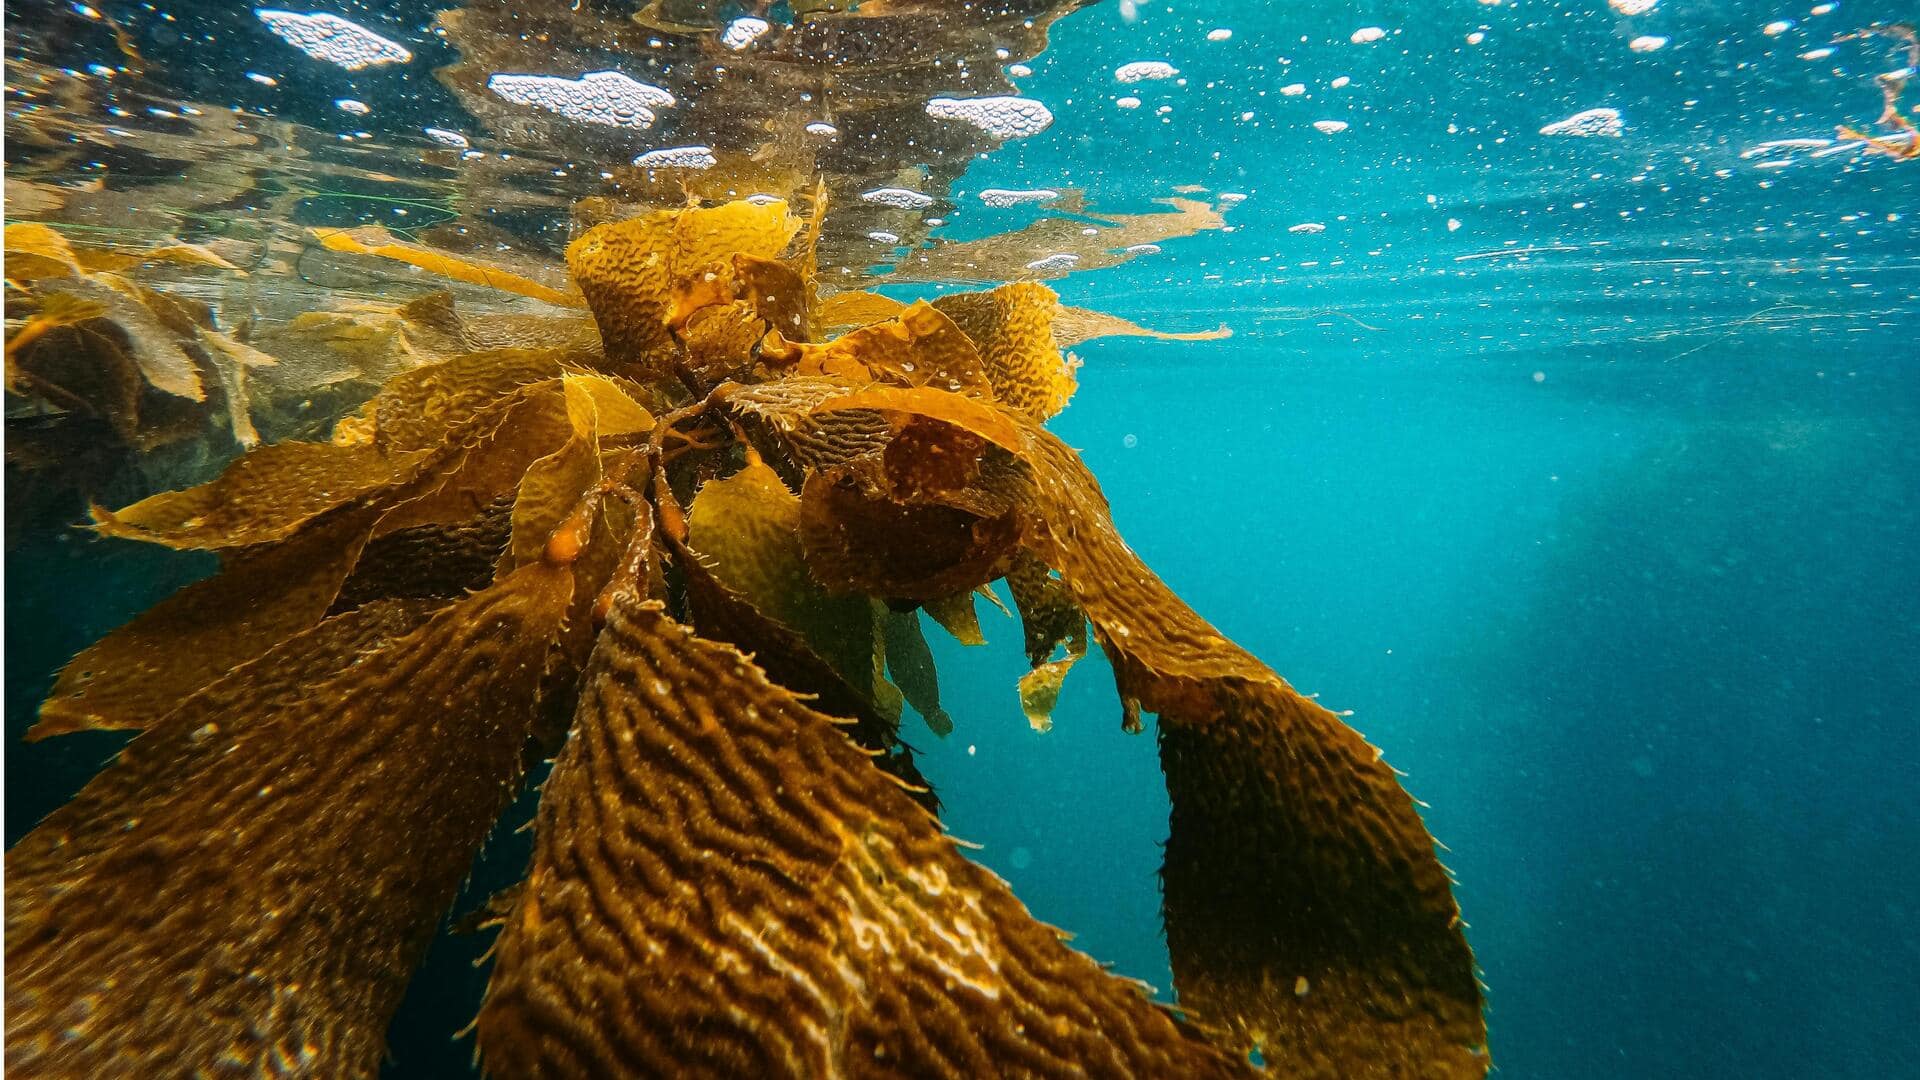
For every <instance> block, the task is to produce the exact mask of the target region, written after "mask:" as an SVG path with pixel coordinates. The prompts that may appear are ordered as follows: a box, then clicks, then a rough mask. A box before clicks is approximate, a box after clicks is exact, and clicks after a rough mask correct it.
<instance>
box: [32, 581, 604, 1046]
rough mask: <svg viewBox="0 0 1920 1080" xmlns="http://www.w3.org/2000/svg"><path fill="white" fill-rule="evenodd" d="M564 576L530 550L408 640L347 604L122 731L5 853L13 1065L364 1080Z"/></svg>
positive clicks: (459, 868) (505, 743)
mask: <svg viewBox="0 0 1920 1080" xmlns="http://www.w3.org/2000/svg"><path fill="white" fill-rule="evenodd" d="M572 587H573V579H572V575H571V574H570V572H569V569H568V568H567V567H565V566H561V565H554V564H552V563H548V562H542V563H538V564H534V565H529V566H527V567H524V568H523V569H521V570H519V571H516V572H515V573H514V574H513V575H512V576H510V577H508V578H507V579H506V580H504V581H502V582H501V583H499V584H498V585H495V586H493V587H491V588H488V589H486V590H484V591H482V592H480V593H478V594H475V595H474V596H472V597H470V598H468V599H466V600H462V601H460V602H458V603H456V604H453V605H451V606H449V607H445V608H443V609H441V610H440V611H439V612H438V613H437V614H435V615H433V617H432V618H431V619H430V620H429V621H427V622H426V623H425V624H424V625H419V626H418V628H417V629H413V630H411V631H410V632H408V631H407V630H405V626H406V625H407V622H408V615H407V613H408V612H409V611H411V610H417V609H413V608H410V606H409V605H407V604H406V603H404V602H401V603H393V602H383V603H376V604H372V605H369V606H367V607H363V608H361V609H358V610H356V611H354V612H350V613H347V614H345V615H340V616H336V617H335V618H333V619H329V620H327V621H326V622H324V623H322V624H320V626H318V627H316V628H315V629H314V630H312V631H309V632H308V633H307V634H306V635H303V636H302V637H300V638H296V639H295V641H294V642H289V643H288V645H287V646H284V647H283V648H282V649H281V650H280V651H278V652H277V653H276V654H275V655H274V656H273V657H272V658H271V659H272V662H271V663H262V664H254V665H250V666H248V667H246V668H242V669H241V670H240V671H238V672H236V673H235V674H234V675H233V676H231V677H230V678H229V679H228V680H225V681H222V682H219V683H215V684H214V685H213V686H210V687H208V688H207V689H206V690H204V691H202V692H201V693H200V694H198V695H196V696H195V697H193V698H191V699H189V700H188V701H187V702H185V703H184V704H183V705H182V706H181V707H180V708H179V709H178V710H177V711H175V712H174V713H173V714H171V715H170V716H168V717H167V718H166V719H165V720H164V721H162V722H161V723H160V724H158V725H156V726H155V727H153V728H152V729H150V730H149V731H147V732H146V733H145V734H143V735H141V736H140V737H139V738H137V739H135V740H134V741H133V742H132V743H131V744H129V745H128V747H127V748H126V750H125V751H123V752H122V754H121V755H120V758H119V760H117V761H116V762H115V763H114V764H112V765H110V766H109V767H108V768H107V769H106V771H104V772H103V773H101V774H100V775H99V776H98V777H96V778H95V779H94V780H93V781H92V782H91V783H90V784H88V785H87V787H86V788H85V789H83V790H82V791H81V793H80V794H79V795H78V796H77V797H76V798H75V800H74V801H73V802H72V803H70V804H68V805H67V806H66V807H64V808H62V809H60V810H58V811H56V812H55V813H54V814H53V815H52V816H50V817H49V818H48V819H47V820H46V821H45V822H44V823H42V824H41V825H40V826H39V827H38V828H37V829H35V830H34V831H33V832H31V833H29V834H28V835H27V836H26V837H25V838H24V839H23V840H21V841H20V843H19V844H18V845H16V846H15V847H14V848H13V849H12V850H11V851H10V852H8V854H7V860H6V861H7V867H6V869H7V890H6V940H7V965H8V968H7V987H6V998H7V1033H6V1043H7V1063H8V1066H9V1067H10V1068H11V1069H14V1070H17V1071H19V1072H20V1073H21V1074H22V1075H33V1076H41V1077H74V1078H93V1077H105V1076H171V1075H216V1074H226V1073H236V1074H244V1075H283V1074H299V1075H310V1076H339V1077H372V1076H374V1075H376V1074H377V1073H378V1071H379V1068H380V1064H381V1058H382V1053H383V1047H384V1032H385V1030H386V1026H387V1023H388V1021H389V1019H390V1018H391V1016H392V1014H393V1011H394V1010H395V1008H397V1007H398V1005H399V1003H400V998H401V996H402V994H403V993H404V992H405V989H406V985H407V981H408V979H409V977H410V976H411V974H412V971H413V968H414V965H415V964H416V963H417V962H418V961H419V959H420V957H421V955H422V953H423V952H424V951H425V949H426V946H427V943H428V941H429V940H430V939H431V938H432V936H433V932H434V928H435V926H436V925H437V924H438V922H439V920H440V918H441V916H442V915H443V913H444V912H445V910H446V908H447V907H448V905H449V904H450V903H451V902H452V900H453V898H454V896H455V894H456V892H457V891H458V888H459V885H460V881H461V879H462V878H463V877H465V875H466V873H467V871H468V868H469V865H470V863H471V861H472V859H473V856H474V854H475V852H476V851H477V850H478V848H479V846H480V843H481V841H482V840H483V839H484V838H485V837H486V835H487V833H488V831H489V830H490V829H491V828H492V826H493V823H494V820H495V818H496V817H497V816H498V815H499V813H500V812H501V811H502V810H503V809H504V808H505V807H506V805H507V804H508V802H509V801H510V800H511V798H512V796H513V792H514V789H515V787H516V786H517V783H518V780H519V777H520V770H521V748H522V745H523V743H524V742H525V739H526V735H527V726H528V718H529V716H530V715H531V714H532V712H533V708H534V705H535V703H536V702H535V694H536V688H537V686H538V685H539V682H540V678H541V675H542V672H543V671H544V669H545V665H546V662H547V658H548V649H549V645H550V642H551V641H552V640H553V639H554V638H555V636H556V635H557V633H558V632H559V629H560V623H561V620H562V617H563V615H564V613H565V611H566V609H567V606H568V601H569V598H570V596H571V594H572ZM390 618H392V619H397V620H398V625H397V626H395V625H394V624H391V623H388V622H384V621H383V620H386V619H390Z"/></svg>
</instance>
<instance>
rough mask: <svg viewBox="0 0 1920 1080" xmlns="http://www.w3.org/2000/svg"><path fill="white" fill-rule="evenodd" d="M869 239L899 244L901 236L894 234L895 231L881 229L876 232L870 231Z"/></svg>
mask: <svg viewBox="0 0 1920 1080" xmlns="http://www.w3.org/2000/svg"><path fill="white" fill-rule="evenodd" d="M867 239H869V240H873V241H876V242H878V243H882V244H898V243H899V242H900V238H899V237H898V236H896V235H894V234H893V233H890V232H881V231H879V230H875V231H874V232H870V233H868V234H867Z"/></svg>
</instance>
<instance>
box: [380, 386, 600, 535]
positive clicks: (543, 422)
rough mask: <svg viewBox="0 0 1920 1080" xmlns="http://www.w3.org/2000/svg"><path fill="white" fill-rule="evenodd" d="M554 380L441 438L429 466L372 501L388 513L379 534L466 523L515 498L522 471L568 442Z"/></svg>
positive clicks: (563, 405)
mask: <svg viewBox="0 0 1920 1080" xmlns="http://www.w3.org/2000/svg"><path fill="white" fill-rule="evenodd" d="M563 385H564V384H563V382H562V380H560V379H548V380H544V381H542V382H537V383H530V384H528V385H525V386H522V387H521V388H520V389H518V390H515V391H514V392H513V393H511V394H509V395H508V396H506V397H504V398H502V399H500V400H498V401H495V402H493V403H491V404H489V405H488V406H487V407H486V408H484V409H482V410H481V411H480V412H479V413H478V414H477V415H475V416H474V417H472V418H471V419H469V420H467V421H466V422H465V423H463V424H461V425H459V426H458V427H455V428H454V429H452V430H451V431H449V432H448V434H447V437H446V440H445V442H444V443H443V444H442V446H441V447H440V448H438V449H435V450H432V451H423V452H424V453H429V454H431V455H432V456H431V457H430V458H429V461H428V466H427V467H423V468H421V469H419V470H416V473H415V475H414V476H412V477H411V478H410V479H407V480H406V481H405V482H403V483H400V482H397V483H396V484H394V485H393V486H392V487H391V488H390V489H389V490H385V491H382V492H381V493H380V495H379V498H380V500H381V501H382V502H383V503H386V504H390V505H393V506H394V509H393V511H392V512H391V513H389V514H388V515H387V516H386V517H385V518H383V519H381V522H380V528H379V529H378V534H384V533H387V532H389V531H392V530H395V529H402V528H409V527H412V526H415V525H427V524H431V523H434V522H453V521H465V520H467V519H468V518H470V517H472V516H473V515H475V514H477V513H479V512H480V511H481V509H482V508H483V507H486V506H487V505H489V504H491V503H492V502H493V500H495V499H497V498H499V497H500V496H502V495H505V494H508V493H509V492H512V491H513V490H515V489H516V488H517V487H518V486H519V484H520V481H521V479H522V478H523V477H525V476H526V474H527V469H528V468H529V467H531V466H532V465H533V463H534V462H535V461H537V460H539V459H540V458H543V457H545V456H547V455H548V454H551V453H554V452H555V451H557V450H559V449H560V447H561V446H562V444H564V443H566V441H567V440H568V439H571V438H572V437H573V434H574V428H573V422H572V420H571V419H570V418H569V416H568V414H567V396H566V393H565V391H564V389H563Z"/></svg>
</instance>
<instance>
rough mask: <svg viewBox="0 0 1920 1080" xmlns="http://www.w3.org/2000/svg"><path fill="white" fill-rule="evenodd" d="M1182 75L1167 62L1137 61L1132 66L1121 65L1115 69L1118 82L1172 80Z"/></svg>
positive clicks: (1114, 76) (1115, 79)
mask: <svg viewBox="0 0 1920 1080" xmlns="http://www.w3.org/2000/svg"><path fill="white" fill-rule="evenodd" d="M1179 74H1180V69H1179V68H1177V67H1174V66H1173V65H1172V64H1169V63H1167V62H1166V61H1165V60H1135V61H1133V62H1132V63H1130V64H1121V65H1120V66H1119V67H1117V68H1114V69H1113V78H1114V81H1116V82H1123V83H1137V82H1146V81H1148V80H1150V79H1171V78H1175V77H1176V76H1178V75H1179Z"/></svg>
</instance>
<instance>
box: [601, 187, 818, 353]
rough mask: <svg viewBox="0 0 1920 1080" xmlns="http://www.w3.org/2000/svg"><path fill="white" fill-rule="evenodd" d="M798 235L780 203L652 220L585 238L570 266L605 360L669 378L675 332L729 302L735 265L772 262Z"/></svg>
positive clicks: (656, 215) (692, 210)
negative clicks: (749, 260)
mask: <svg viewBox="0 0 1920 1080" xmlns="http://www.w3.org/2000/svg"><path fill="white" fill-rule="evenodd" d="M799 229H800V221H799V219H798V218H796V217H794V216H793V215H792V214H790V213H788V211H787V204H786V203H785V202H780V201H774V202H769V203H764V204H762V203H749V202H735V203H727V204H725V205H722V206H717V207H688V208H686V209H683V210H661V211H654V212H651V213H647V214H643V215H641V216H639V217H636V218H632V219H629V220H627V221H618V222H610V223H608V224H604V225H596V226H594V227H593V228H591V229H589V230H587V231H586V232H585V233H582V234H581V235H580V237H579V238H578V239H576V240H574V241H573V243H571V244H569V245H567V266H568V268H569V269H570V270H571V271H572V272H573V277H574V280H575V281H576V282H578V283H579V286H580V289H581V291H582V292H583V293H584V294H585V296H586V301H587V305H588V307H590V308H591V309H592V310H593V317H594V322H595V323H596V324H598V326H599V328H600V337H601V340H602V341H603V342H604V343H605V345H606V351H607V357H608V359H609V360H611V361H612V362H613V363H614V364H615V365H616V367H619V368H624V369H626V370H631V371H634V372H636V373H640V374H644V375H647V376H649V377H658V376H661V375H667V374H671V373H672V371H673V366H672V363H671V360H672V358H673V353H674V347H675V345H674V339H673V335H674V332H675V331H676V330H677V329H679V328H681V327H684V326H685V325H686V322H687V319H688V318H689V317H690V316H691V315H692V314H693V313H694V312H695V311H697V310H699V309H700V308H702V307H707V306H711V305H713V304H722V303H727V302H730V301H732V300H733V299H734V298H735V297H734V290H735V283H736V282H735V274H736V271H735V261H734V260H735V256H736V255H747V256H752V257H754V258H759V259H776V258H778V257H779V256H780V254H781V253H782V252H783V251H785V250H786V248H787V245H788V243H789V242H791V241H792V239H793V237H794V234H795V233H797V232H798V231H799ZM748 277H749V280H759V277H758V276H757V274H749V275H748Z"/></svg>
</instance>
